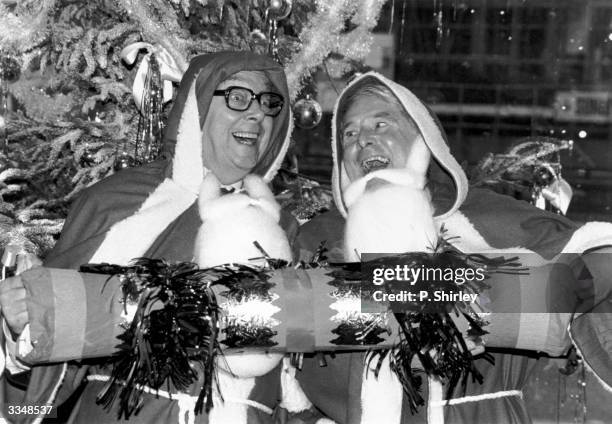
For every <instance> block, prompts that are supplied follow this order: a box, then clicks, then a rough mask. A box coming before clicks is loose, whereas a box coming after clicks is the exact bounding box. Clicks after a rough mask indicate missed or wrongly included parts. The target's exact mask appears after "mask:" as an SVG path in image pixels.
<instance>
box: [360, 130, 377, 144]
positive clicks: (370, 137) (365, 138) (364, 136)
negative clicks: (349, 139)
mask: <svg viewBox="0 0 612 424" xmlns="http://www.w3.org/2000/svg"><path fill="white" fill-rule="evenodd" d="M375 141H376V140H375V138H374V133H373V132H372V131H370V130H368V129H362V130H361V131H359V139H358V140H357V142H358V143H359V146H360V147H361V148H364V147H366V146H367V145H369V144H373V143H374V142H375Z"/></svg>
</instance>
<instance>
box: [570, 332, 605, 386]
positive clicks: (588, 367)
mask: <svg viewBox="0 0 612 424" xmlns="http://www.w3.org/2000/svg"><path fill="white" fill-rule="evenodd" d="M571 325H572V324H571V323H570V324H569V325H568V326H567V334H569V337H570V340H571V341H572V345H574V347H575V348H576V352H578V355H580V357H581V358H582V363H583V364H584V366H585V368H586V369H587V370H588V371H589V372H590V373H591V374H593V375H594V376H595V379H596V380H597V381H598V382H599V384H601V386H602V387H603V388H604V390H605V391H606V392H608V393H612V387H611V386H610V385H609V384H608V383H606V382H605V381H603V379H602V378H601V377H600V376H599V375H597V373H596V372H595V370H594V369H593V368H591V365H590V364H589V362H588V361H587V360H586V358H585V357H584V354H583V353H582V351H581V350H580V347H579V346H578V344H577V343H576V341H575V340H574V338H573V337H572V331H571V328H572V327H571Z"/></svg>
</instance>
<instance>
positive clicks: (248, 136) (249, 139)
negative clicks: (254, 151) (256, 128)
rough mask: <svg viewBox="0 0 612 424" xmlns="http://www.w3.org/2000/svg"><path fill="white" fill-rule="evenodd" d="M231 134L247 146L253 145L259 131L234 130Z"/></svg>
mask: <svg viewBox="0 0 612 424" xmlns="http://www.w3.org/2000/svg"><path fill="white" fill-rule="evenodd" d="M232 135H233V136H234V138H235V139H236V140H237V141H238V142H239V143H240V144H245V145H247V146H253V145H254V144H255V143H256V142H257V139H258V137H259V133H256V132H250V131H236V132H234V133H232Z"/></svg>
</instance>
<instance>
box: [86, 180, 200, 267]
mask: <svg viewBox="0 0 612 424" xmlns="http://www.w3.org/2000/svg"><path fill="white" fill-rule="evenodd" d="M195 198H196V196H195V195H194V194H193V193H191V192H189V191H187V190H186V189H184V188H183V187H181V186H179V185H178V184H176V183H175V182H174V181H172V180H170V179H165V180H164V181H163V182H162V183H161V184H160V185H159V186H158V187H157V188H156V189H155V191H154V192H153V193H151V195H149V197H148V198H147V199H146V200H145V201H144V203H143V204H142V206H141V207H140V209H139V210H138V211H137V212H136V213H135V214H134V215H132V216H129V217H128V218H126V219H124V220H122V221H119V222H117V223H115V224H114V225H113V226H112V227H111V228H110V230H109V231H108V233H107V234H106V237H105V238H104V241H103V242H102V244H100V246H99V247H98V249H97V250H96V252H95V253H94V254H93V256H92V257H91V259H90V262H94V263H98V262H109V263H112V264H118V265H127V264H128V262H129V261H131V260H132V259H134V258H137V257H139V256H142V255H144V254H145V253H146V251H147V249H148V248H149V247H150V246H151V244H152V243H153V242H154V241H155V239H156V238H157V236H159V234H160V233H161V232H162V231H163V230H164V229H165V228H166V227H167V226H168V225H169V224H170V223H171V222H172V221H174V220H175V219H176V218H177V217H178V216H179V215H180V214H181V213H183V212H184V211H185V210H186V209H187V208H188V207H189V206H190V205H191V204H192V203H193V202H194V201H195Z"/></svg>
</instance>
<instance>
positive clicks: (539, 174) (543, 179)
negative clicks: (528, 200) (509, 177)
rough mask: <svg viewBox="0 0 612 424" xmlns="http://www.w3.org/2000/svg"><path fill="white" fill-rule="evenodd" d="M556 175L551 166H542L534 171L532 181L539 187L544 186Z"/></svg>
mask: <svg viewBox="0 0 612 424" xmlns="http://www.w3.org/2000/svg"><path fill="white" fill-rule="evenodd" d="M556 178H557V175H556V174H555V173H554V170H553V169H551V167H546V166H542V167H540V168H538V169H536V171H535V175H534V182H535V183H536V185H538V186H540V187H546V186H548V185H550V184H551V183H552V182H553V181H554V180H555V179H556Z"/></svg>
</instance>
